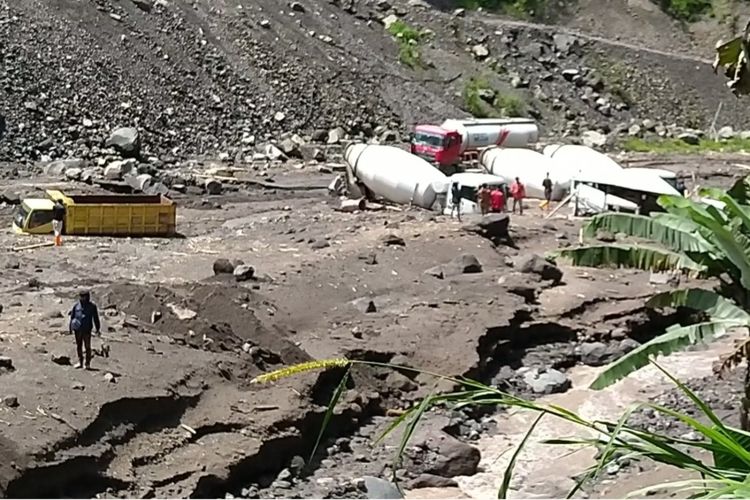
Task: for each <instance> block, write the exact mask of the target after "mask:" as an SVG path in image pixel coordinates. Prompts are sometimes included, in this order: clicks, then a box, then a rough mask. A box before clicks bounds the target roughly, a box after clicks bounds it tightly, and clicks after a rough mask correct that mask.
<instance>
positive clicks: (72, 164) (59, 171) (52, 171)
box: [44, 159, 86, 177]
mask: <svg viewBox="0 0 750 500" xmlns="http://www.w3.org/2000/svg"><path fill="white" fill-rule="evenodd" d="M85 164H86V163H85V162H84V161H83V160H79V159H75V160H57V161H53V162H51V163H48V164H47V165H45V167H44V175H47V176H49V177H61V176H63V175H64V174H65V171H66V170H67V169H69V168H80V169H83V167H84V165H85Z"/></svg>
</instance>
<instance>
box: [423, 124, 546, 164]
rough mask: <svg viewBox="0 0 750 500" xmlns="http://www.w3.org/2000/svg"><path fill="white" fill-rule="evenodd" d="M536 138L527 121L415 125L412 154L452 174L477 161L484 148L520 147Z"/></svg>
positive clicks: (535, 132)
mask: <svg viewBox="0 0 750 500" xmlns="http://www.w3.org/2000/svg"><path fill="white" fill-rule="evenodd" d="M538 139H539V128H538V127H537V124H536V122H535V121H534V120H532V119H528V118H484V119H469V120H446V121H444V122H443V123H442V124H441V125H439V126H438V125H417V126H416V128H415V129H414V134H413V136H412V141H411V153H412V154H414V155H417V156H419V157H421V158H424V159H425V160H427V161H429V162H431V163H432V164H434V165H436V166H437V167H438V168H439V169H440V170H441V171H443V172H445V173H448V174H450V173H453V172H455V171H457V170H460V168H458V167H459V166H460V165H461V163H463V162H471V161H477V160H478V159H479V153H480V152H481V151H482V150H483V149H484V148H487V147H491V146H502V147H505V148H523V147H527V146H528V145H529V144H532V143H534V142H536V141H537V140H538Z"/></svg>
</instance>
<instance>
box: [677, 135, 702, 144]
mask: <svg viewBox="0 0 750 500" xmlns="http://www.w3.org/2000/svg"><path fill="white" fill-rule="evenodd" d="M677 138H678V139H679V140H681V141H682V142H684V143H685V144H690V145H691V146H697V145H698V144H700V142H701V138H700V137H698V135H697V134H694V133H692V132H683V133H681V134H680V135H678V136H677Z"/></svg>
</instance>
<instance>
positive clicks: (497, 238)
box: [463, 214, 510, 244]
mask: <svg viewBox="0 0 750 500" xmlns="http://www.w3.org/2000/svg"><path fill="white" fill-rule="evenodd" d="M509 225H510V217H509V216H508V214H489V215H487V216H485V217H483V218H482V219H481V220H480V221H478V222H476V223H474V224H467V225H465V226H463V230H464V231H468V232H471V233H476V234H478V235H480V236H482V237H484V238H487V239H488V240H490V241H492V242H493V243H495V244H497V243H499V242H501V241H504V240H508V238H509V234H508V226H509Z"/></svg>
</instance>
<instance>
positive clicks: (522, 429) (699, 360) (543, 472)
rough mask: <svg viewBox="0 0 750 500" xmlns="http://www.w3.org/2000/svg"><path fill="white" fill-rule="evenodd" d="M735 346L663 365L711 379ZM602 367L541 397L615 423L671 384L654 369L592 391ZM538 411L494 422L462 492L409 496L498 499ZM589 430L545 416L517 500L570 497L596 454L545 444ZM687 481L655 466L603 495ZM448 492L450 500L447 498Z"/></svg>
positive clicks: (520, 474)
mask: <svg viewBox="0 0 750 500" xmlns="http://www.w3.org/2000/svg"><path fill="white" fill-rule="evenodd" d="M729 345H731V342H729V341H728V340H726V339H722V340H721V341H719V342H717V343H715V344H714V345H712V346H710V347H709V348H708V349H705V350H700V351H692V352H686V353H681V354H676V355H673V356H670V357H668V358H661V359H660V364H661V365H662V366H663V367H665V368H666V369H667V370H669V372H670V373H672V374H673V375H675V376H676V377H677V378H679V379H680V380H690V379H695V378H701V377H705V376H709V375H710V374H711V366H712V363H713V362H714V361H715V360H716V359H717V357H718V356H719V355H720V354H722V353H724V352H726V351H727V348H728V347H727V346H729ZM600 371H601V368H590V367H585V366H580V367H576V368H574V369H573V370H571V372H570V373H569V376H570V378H571V380H572V382H573V389H571V390H570V391H568V392H567V393H565V394H555V395H551V396H547V397H544V398H542V399H540V400H539V401H540V402H544V403H554V404H558V405H560V406H563V407H565V408H568V409H570V410H572V411H575V412H576V413H578V414H580V415H581V416H583V417H584V418H587V419H608V420H612V421H616V420H617V419H618V418H619V417H620V416H621V415H622V414H623V412H624V411H626V409H627V408H628V407H629V406H630V405H632V404H633V403H637V402H642V401H648V400H649V399H650V398H652V397H654V396H657V395H659V394H660V393H662V392H664V391H665V390H667V389H670V388H671V387H672V385H671V383H670V382H669V380H667V379H666V378H665V377H664V376H663V375H662V374H661V373H660V372H658V370H657V369H656V368H654V367H646V368H644V369H642V370H640V371H638V372H637V373H634V374H633V375H631V376H630V377H628V378H626V379H625V380H622V381H620V382H619V383H617V384H615V385H613V386H610V387H609V388H607V389H605V390H603V391H592V390H589V389H588V388H587V387H588V385H589V384H590V382H591V381H592V380H593V379H594V378H595V377H596V375H597V374H598V373H599V372H600ZM535 418H536V414H535V413H530V412H515V413H511V414H510V415H508V414H505V415H500V416H498V417H496V420H497V422H498V429H499V433H498V434H495V435H493V436H487V437H483V438H480V440H479V441H478V442H477V443H475V445H476V446H477V447H478V448H479V449H480V450H481V452H482V462H481V467H482V469H483V472H480V473H478V474H476V475H474V476H472V477H462V478H457V479H458V483H459V487H460V492H459V491H457V490H456V489H446V490H439V489H437V490H430V491H425V490H422V491H420V490H417V491H413V492H410V494H409V495H408V496H409V497H412V498H417V497H420V498H448V497H455V496H456V495H457V494H459V495H460V494H461V493H463V495H465V496H466V497H470V498H477V499H478V498H497V490H498V488H499V486H500V484H501V482H502V478H503V472H504V471H505V467H506V466H507V464H508V461H509V460H510V458H511V456H512V454H513V451H514V450H515V448H516V447H517V446H518V444H519V442H520V441H521V439H523V436H524V434H525V433H526V431H527V430H528V428H529V426H530V425H531V423H532V422H533V420H534V419H535ZM585 433H586V430H585V429H582V428H580V427H577V426H574V425H573V424H569V423H567V422H564V421H562V420H559V419H556V418H554V417H546V418H545V419H543V420H542V421H541V423H540V424H539V425H538V426H537V428H536V431H535V433H534V435H533V436H532V438H531V439H530V440H529V442H528V443H527V445H526V448H525V449H524V451H523V453H522V454H521V455H520V456H519V458H518V461H517V463H516V469H515V474H514V480H513V482H512V483H511V489H512V491H511V493H510V497H511V498H550V497H553V498H560V497H565V495H566V494H567V493H568V491H569V490H570V489H571V488H572V487H573V486H574V484H575V483H574V479H573V478H574V476H576V475H578V474H580V473H581V472H582V471H584V470H585V469H586V468H587V467H589V466H590V465H592V464H593V463H594V455H595V451H594V450H592V449H584V450H581V449H578V450H575V449H573V448H569V447H563V446H550V445H543V444H541V443H540V441H542V440H544V439H550V438H560V437H574V436H577V437H583V436H586V434H585ZM685 478H687V476H686V475H685V474H684V473H680V471H677V470H675V469H672V468H667V467H656V466H654V467H650V468H649V469H648V470H646V471H644V472H642V473H640V474H638V475H630V474H628V475H624V476H623V477H621V478H619V477H618V478H617V480H616V481H612V482H611V483H610V484H608V485H607V486H606V487H605V490H604V491H603V492H602V493H603V496H605V497H607V498H623V497H624V496H625V495H627V494H628V493H629V492H631V491H635V490H639V489H641V488H645V487H648V486H651V485H654V484H659V483H663V482H667V481H675V480H680V479H685ZM446 495H447V496H446Z"/></svg>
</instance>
